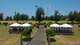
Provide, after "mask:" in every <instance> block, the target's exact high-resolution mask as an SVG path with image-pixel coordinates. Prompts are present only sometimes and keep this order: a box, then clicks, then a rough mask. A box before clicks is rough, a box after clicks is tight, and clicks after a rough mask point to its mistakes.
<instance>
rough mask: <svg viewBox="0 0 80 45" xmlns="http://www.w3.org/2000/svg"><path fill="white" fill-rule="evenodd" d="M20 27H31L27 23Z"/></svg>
mask: <svg viewBox="0 0 80 45" xmlns="http://www.w3.org/2000/svg"><path fill="white" fill-rule="evenodd" d="M21 26H22V27H31V25H30V24H28V23H25V24H22V25H21Z"/></svg>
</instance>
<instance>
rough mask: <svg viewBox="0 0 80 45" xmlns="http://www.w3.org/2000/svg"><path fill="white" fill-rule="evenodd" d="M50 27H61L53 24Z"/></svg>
mask: <svg viewBox="0 0 80 45" xmlns="http://www.w3.org/2000/svg"><path fill="white" fill-rule="evenodd" d="M50 27H60V25H58V24H51V25H50Z"/></svg>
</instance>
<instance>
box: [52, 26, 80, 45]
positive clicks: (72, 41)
mask: <svg viewBox="0 0 80 45" xmlns="http://www.w3.org/2000/svg"><path fill="white" fill-rule="evenodd" d="M72 31H73V32H74V35H56V36H54V37H52V38H54V39H55V40H56V41H55V42H51V45H80V28H78V26H77V25H76V24H75V25H73V30H72Z"/></svg>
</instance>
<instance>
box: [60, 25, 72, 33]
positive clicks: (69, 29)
mask: <svg viewBox="0 0 80 45" xmlns="http://www.w3.org/2000/svg"><path fill="white" fill-rule="evenodd" d="M60 26H61V30H64V31H66V30H67V31H70V32H72V26H71V25H69V24H63V25H60Z"/></svg>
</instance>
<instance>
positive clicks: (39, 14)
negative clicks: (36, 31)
mask: <svg viewBox="0 0 80 45" xmlns="http://www.w3.org/2000/svg"><path fill="white" fill-rule="evenodd" d="M66 19H68V20H69V21H72V22H73V21H77V22H79V21H80V12H78V11H71V12H69V14H67V15H62V14H61V13H60V12H59V11H58V10H55V13H54V14H53V15H51V16H45V12H44V9H43V8H42V7H38V8H37V10H36V14H35V16H31V18H30V17H29V15H28V14H20V13H19V12H18V13H16V12H15V15H14V16H7V17H6V18H5V19H3V13H0V20H16V21H18V20H37V21H42V20H52V21H56V22H57V21H60V20H66Z"/></svg>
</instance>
